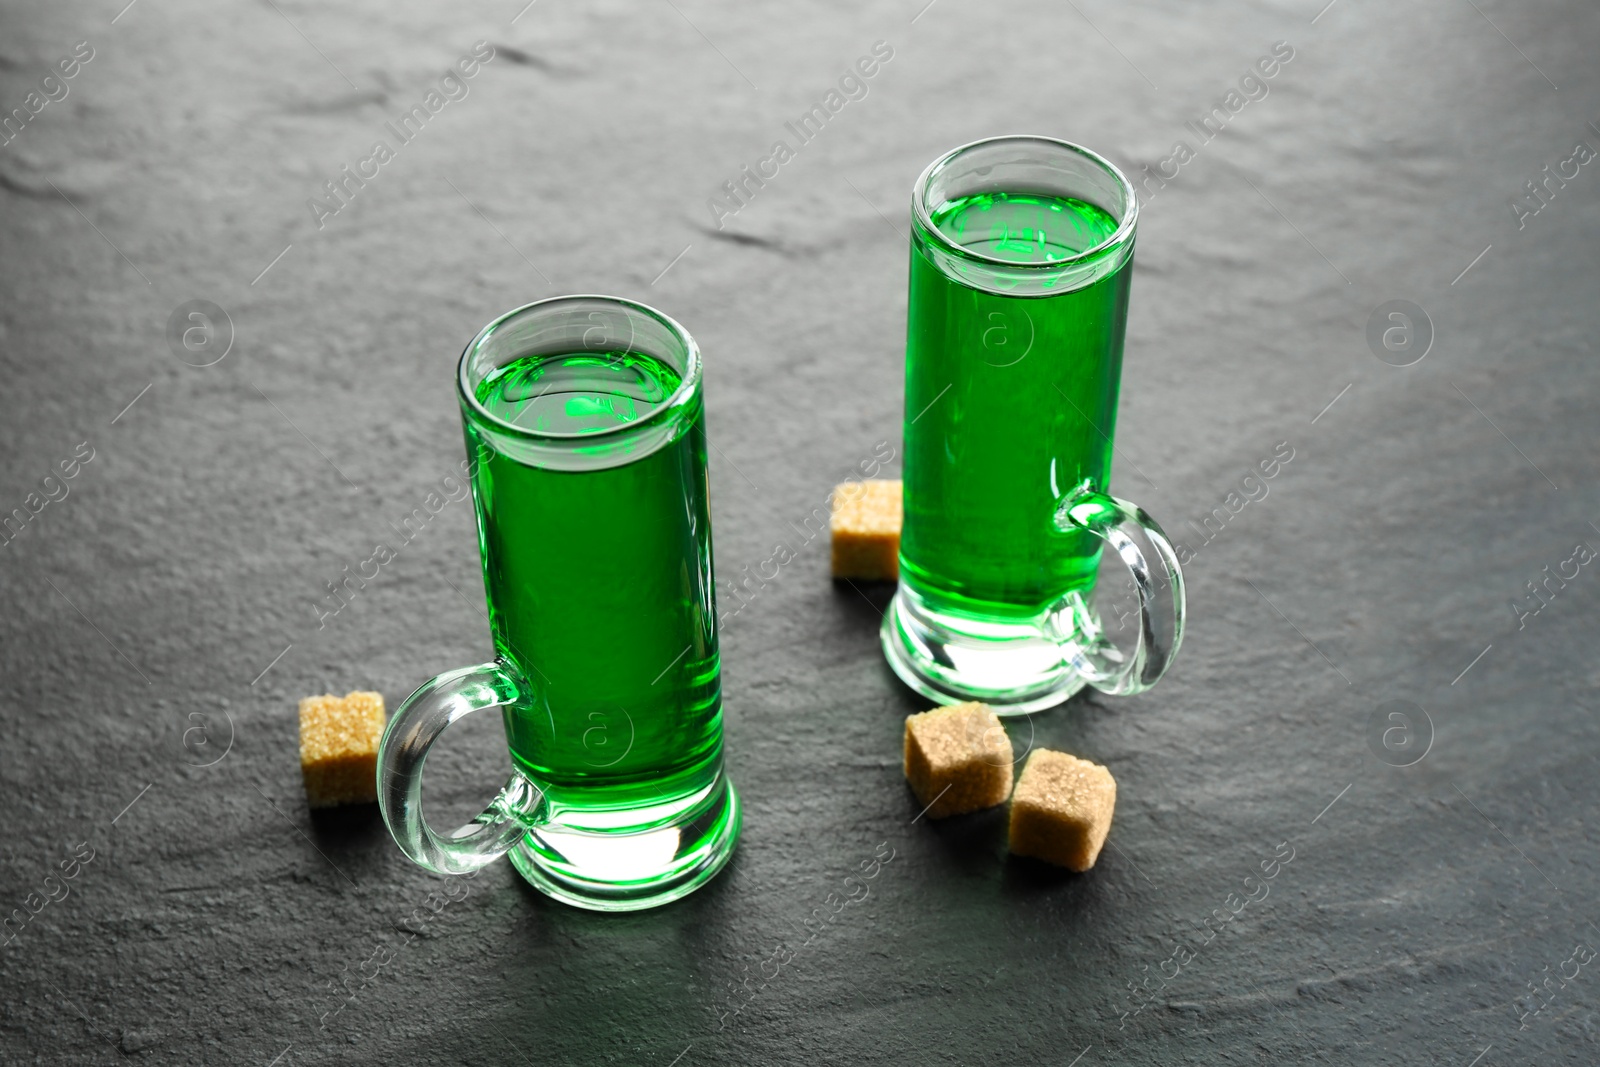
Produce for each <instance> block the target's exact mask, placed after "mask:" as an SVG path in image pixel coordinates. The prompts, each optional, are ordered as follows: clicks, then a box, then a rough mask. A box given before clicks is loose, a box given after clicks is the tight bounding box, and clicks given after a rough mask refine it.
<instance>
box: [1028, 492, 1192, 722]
mask: <svg viewBox="0 0 1600 1067" xmlns="http://www.w3.org/2000/svg"><path fill="white" fill-rule="evenodd" d="M1056 525H1057V526H1058V527H1059V528H1060V529H1062V530H1069V531H1070V530H1086V531H1088V532H1089V533H1092V534H1094V535H1095V536H1096V537H1098V538H1100V539H1101V540H1102V541H1104V542H1105V543H1106V546H1107V547H1108V548H1110V549H1111V551H1113V552H1115V553H1116V555H1117V558H1118V559H1120V560H1122V562H1123V563H1124V564H1125V565H1126V566H1127V568H1128V571H1129V572H1130V573H1131V574H1132V575H1133V584H1134V587H1135V589H1136V590H1137V591H1138V594H1139V642H1138V645H1137V646H1136V647H1135V648H1134V649H1133V651H1132V652H1131V653H1128V652H1124V651H1123V650H1122V649H1120V648H1118V647H1117V646H1116V645H1115V644H1113V643H1112V642H1111V641H1110V640H1108V639H1107V638H1106V637H1105V636H1104V634H1103V633H1102V627H1101V623H1100V620H1099V618H1098V617H1097V616H1096V615H1095V613H1094V611H1093V610H1091V608H1090V607H1089V605H1088V603H1087V602H1086V601H1085V600H1084V598H1083V597H1082V596H1081V595H1080V594H1078V593H1070V594H1068V595H1067V596H1066V597H1065V598H1064V599H1063V600H1062V601H1061V602H1060V603H1059V604H1057V605H1056V608H1055V610H1053V611H1052V612H1051V614H1050V627H1051V629H1052V632H1053V636H1054V637H1055V639H1056V640H1057V641H1058V642H1060V644H1061V651H1062V655H1063V657H1064V658H1065V659H1066V661H1067V663H1068V665H1070V666H1071V667H1072V669H1073V670H1074V671H1076V672H1077V673H1078V674H1079V675H1081V676H1082V677H1083V678H1084V680H1085V681H1087V682H1088V683H1089V684H1090V685H1091V686H1093V687H1094V688H1096V689H1098V690H1100V691H1101V692H1102V693H1111V694H1113V695H1118V696H1123V695H1127V694H1130V693H1142V692H1144V691H1145V690H1146V689H1149V688H1150V687H1151V686H1153V685H1155V684H1156V682H1158V681H1160V680H1161V676H1162V675H1163V674H1165V673H1166V671H1167V668H1168V667H1170V666H1171V665H1172V658H1173V657H1174V656H1176V655H1177V654H1178V645H1179V644H1180V643H1181V642H1182V640H1183V616H1184V597H1183V572H1182V571H1181V570H1179V569H1178V557H1177V554H1176V553H1174V552H1173V550H1172V542H1171V541H1169V540H1168V539H1167V535H1166V534H1165V533H1164V532H1163V531H1162V529H1161V527H1160V526H1159V525H1157V523H1156V521H1155V520H1154V519H1152V518H1151V517H1150V516H1149V515H1147V514H1145V512H1144V509H1143V508H1140V507H1139V506H1137V505H1135V504H1130V503H1128V502H1127V501H1126V500H1119V499H1117V498H1116V497H1114V496H1110V495H1109V494H1106V493H1101V492H1097V491H1095V490H1093V489H1090V488H1088V487H1086V486H1085V487H1080V488H1079V489H1077V490H1076V491H1075V492H1073V493H1071V494H1069V495H1068V496H1067V497H1066V499H1064V500H1063V501H1062V502H1061V506H1060V508H1059V509H1058V510H1057V511H1056Z"/></svg>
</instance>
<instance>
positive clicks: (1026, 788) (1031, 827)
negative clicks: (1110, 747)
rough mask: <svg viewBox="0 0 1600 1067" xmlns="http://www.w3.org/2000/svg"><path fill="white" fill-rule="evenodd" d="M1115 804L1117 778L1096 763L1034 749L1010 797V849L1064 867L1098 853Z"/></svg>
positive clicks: (1085, 862) (1084, 866)
mask: <svg viewBox="0 0 1600 1067" xmlns="http://www.w3.org/2000/svg"><path fill="white" fill-rule="evenodd" d="M1116 806H1117V781H1116V779H1115V778H1112V777H1111V772H1110V771H1108V770H1106V769H1105V768H1104V767H1102V766H1100V764H1098V763H1091V762H1090V761H1088V760H1086V759H1079V758H1078V757H1076V756H1069V755H1068V754H1067V753H1065V752H1052V751H1050V750H1049V749H1047V748H1040V749H1035V750H1034V751H1033V753H1032V754H1031V755H1029V756H1028V762H1027V763H1025V764H1023V766H1022V775H1021V777H1019V778H1018V779H1017V791H1016V793H1014V794H1013V795H1012V797H1011V851H1012V852H1014V853H1015V854H1016V855H1018V856H1034V857H1036V858H1038V859H1042V860H1044V861H1046V862H1047V863H1054V864H1056V865H1057V866H1059V867H1065V868H1066V869H1067V870H1069V871H1087V870H1088V869H1089V868H1090V867H1093V866H1094V861H1095V860H1096V859H1098V858H1099V856H1100V848H1101V846H1102V845H1104V844H1105V843H1106V834H1107V833H1109V832H1110V830H1111V813H1112V811H1114V810H1115V809H1116Z"/></svg>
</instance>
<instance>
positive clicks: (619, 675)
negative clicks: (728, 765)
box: [466, 352, 722, 810]
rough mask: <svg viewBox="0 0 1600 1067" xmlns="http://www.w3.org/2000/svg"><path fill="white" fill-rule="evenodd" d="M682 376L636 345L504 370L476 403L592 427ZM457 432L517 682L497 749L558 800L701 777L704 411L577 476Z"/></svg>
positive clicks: (675, 785)
mask: <svg viewBox="0 0 1600 1067" xmlns="http://www.w3.org/2000/svg"><path fill="white" fill-rule="evenodd" d="M680 382H681V379H680V378H679V376H678V374H677V373H676V372H675V371H674V370H673V369H672V368H671V367H669V366H667V365H666V364H665V363H663V362H661V361H659V360H657V359H654V358H652V357H650V356H646V355H642V354H639V353H634V352H598V353H597V352H584V353H572V354H562V355H544V356H537V357H523V358H521V359H518V360H516V361H514V362H512V363H509V364H507V365H506V366H504V367H501V368H500V369H499V370H497V371H496V372H495V373H494V374H493V375H492V376H490V377H489V378H487V379H486V380H484V381H483V382H482V383H481V384H480V385H479V387H478V389H477V399H478V401H479V403H480V404H482V405H483V407H484V408H485V409H486V410H488V411H489V412H491V413H493V414H494V415H495V416H497V417H498V418H500V419H502V420H504V421H507V422H511V423H513V424H515V425H517V426H521V427H526V428H529V429H537V430H539V431H541V432H543V433H567V434H574V435H579V436H581V435H586V434H596V435H599V434H601V433H602V431H605V430H609V429H614V428H617V427H620V426H626V425H628V424H629V423H633V422H636V421H637V420H639V419H642V418H645V417H647V416H648V415H649V414H650V413H651V412H653V411H655V410H656V409H657V408H658V407H660V406H661V405H662V404H664V403H666V402H667V401H668V400H669V399H670V398H671V397H672V394H673V392H674V391H675V390H676V389H677V388H678V386H679V384H680ZM466 425H467V431H466V432H467V447H468V451H469V454H472V455H477V456H480V457H482V458H481V460H480V463H479V465H478V468H477V472H476V475H475V477H474V482H473V489H474V495H475V497H476V500H477V507H478V529H479V537H480V539H481V541H482V548H483V557H484V560H485V564H484V584H485V586H486V589H487V592H488V603H489V621H490V627H491V629H492V631H493V634H494V640H495V646H496V650H497V651H498V653H499V655H500V656H501V657H502V658H503V659H505V660H507V661H509V662H511V663H512V664H514V665H515V666H516V667H517V668H518V670H519V672H520V674H521V675H522V677H523V678H524V679H525V680H526V683H527V684H526V690H525V693H524V699H523V700H522V701H521V702H519V703H518V704H517V705H515V706H512V707H508V708H507V709H506V711H505V723H506V735H507V739H508V741H509V743H510V748H511V755H512V758H513V759H514V760H515V761H516V763H517V765H518V766H519V768H520V769H521V770H522V771H523V772H524V773H525V774H527V775H528V776H529V777H531V778H532V779H533V780H534V781H535V782H536V783H538V784H539V785H540V786H541V788H543V789H544V790H545V792H546V797H547V799H548V800H549V801H550V802H551V803H552V804H554V805H556V806H557V807H558V808H559V807H567V808H582V809H586V810H595V809H604V808H628V807H637V806H639V805H642V804H649V803H656V802H661V803H666V802H669V801H671V800H673V799H675V798H677V797H681V796H685V795H688V794H689V793H692V792H694V791H696V790H698V789H702V788H704V787H706V786H707V785H709V784H710V783H711V782H712V781H713V780H714V779H715V777H716V774H717V771H718V769H719V767H720V765H721V754H722V702H721V678H720V664H719V659H718V653H717V639H716V631H715V626H714V620H715V619H716V608H715V603H714V600H713V595H714V594H713V590H712V572H711V525H710V518H709V515H708V513H707V497H706V452H705V427H704V420H703V409H702V408H700V407H699V406H698V404H697V406H696V407H695V409H694V410H693V411H692V412H685V413H683V422H682V426H681V429H680V432H678V433H677V434H676V435H675V436H673V437H672V438H671V439H670V440H669V441H667V442H666V443H665V444H662V445H661V446H660V447H658V448H656V449H655V450H654V451H652V452H650V453H648V454H647V455H643V456H640V457H638V458H635V459H633V460H632V461H631V462H627V463H624V464H622V465H620V466H613V467H609V468H605V469H601V470H591V471H582V472H577V471H562V470H551V469H547V468H543V467H537V466H532V465H529V464H527V463H523V462H518V461H517V460H516V459H513V458H512V457H510V456H508V455H505V454H503V453H500V452H496V451H494V450H493V449H492V448H490V447H489V443H488V442H487V441H486V440H485V439H484V438H483V435H482V434H481V433H480V432H479V431H478V429H477V427H476V426H475V424H474V421H473V419H471V418H469V419H468V420H467V424H466ZM603 444H604V439H603V438H602V437H598V436H597V437H596V446H597V447H600V446H603Z"/></svg>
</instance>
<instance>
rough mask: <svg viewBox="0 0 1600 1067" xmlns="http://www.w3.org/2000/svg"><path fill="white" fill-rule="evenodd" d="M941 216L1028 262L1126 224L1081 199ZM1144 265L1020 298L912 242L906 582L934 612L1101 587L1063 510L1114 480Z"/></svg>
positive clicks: (1019, 606)
mask: <svg viewBox="0 0 1600 1067" xmlns="http://www.w3.org/2000/svg"><path fill="white" fill-rule="evenodd" d="M931 221H932V222H933V225H934V226H935V227H937V229H938V231H939V232H940V233H941V234H943V235H944V236H945V238H946V239H948V240H949V241H951V242H953V243H955V244H956V245H959V246H960V247H962V248H964V249H968V250H970V251H973V252H978V253H982V254H986V255H988V256H991V257H994V258H998V259H1003V260H1006V261H1009V262H1016V263H1040V264H1047V263H1051V262H1057V261H1060V260H1063V259H1066V258H1068V257H1070V256H1074V255H1077V254H1079V253H1081V252H1084V251H1086V250H1088V249H1090V248H1093V247H1095V246H1096V245H1099V244H1101V243H1102V242H1104V241H1105V240H1106V239H1107V238H1108V237H1110V236H1111V235H1112V234H1113V233H1115V232H1116V229H1117V220H1116V219H1115V218H1113V217H1112V216H1111V215H1110V214H1109V213H1108V212H1106V211H1105V210H1104V209H1102V208H1100V207H1098V206H1096V205H1094V204H1090V203H1086V202H1084V201H1082V200H1077V199H1071V198H1066V197H1053V196H1044V195H1032V194H1017V193H1005V192H996V193H980V194H977V195H974V196H966V197H961V198H958V199H956V200H952V201H950V202H949V203H947V204H942V205H940V206H939V207H938V208H937V209H935V210H933V211H932V212H931ZM919 236H920V235H919ZM918 244H919V245H921V242H920V241H919V242H918ZM1131 268H1132V259H1131V257H1130V258H1129V259H1128V260H1127V261H1126V262H1124V264H1123V265H1122V266H1121V267H1119V268H1118V269H1116V270H1114V271H1112V272H1111V273H1109V274H1107V275H1106V276H1104V277H1102V278H1100V279H1098V280H1096V281H1094V282H1092V283H1090V284H1088V285H1085V286H1083V287H1082V288H1076V289H1075V288H1072V287H1071V285H1070V281H1061V282H1059V283H1058V284H1054V285H1052V284H1050V281H1049V280H1048V279H1047V280H1046V281H1045V282H1044V284H1043V288H1042V291H1040V292H1038V293H1036V294H1029V295H1012V294H1008V293H996V292H987V291H984V290H982V289H978V288H974V287H972V286H970V285H967V284H963V283H962V282H961V281H957V280H955V279H953V278H951V277H949V276H948V275H947V274H946V273H945V272H944V270H942V269H941V268H940V266H939V265H938V264H937V263H936V262H934V260H933V259H931V258H930V254H929V252H928V251H927V250H926V249H925V248H924V247H917V248H914V249H913V251H912V255H911V297H910V318H909V322H910V328H909V330H908V332H907V335H906V411H907V418H908V419H909V418H912V417H916V418H917V421H916V423H915V424H914V425H912V426H911V427H910V428H909V430H908V432H907V434H906V455H905V473H904V478H905V532H904V535H903V537H902V540H901V557H900V558H901V579H902V581H905V582H907V583H909V584H910V585H911V586H913V587H914V588H915V590H916V592H917V594H918V595H919V596H920V597H921V598H922V599H923V601H924V603H926V604H927V605H928V606H929V607H930V608H932V609H933V610H935V611H940V612H957V613H963V614H969V615H973V616H978V617H992V618H994V619H997V620H1010V621H1015V620H1019V619H1032V618H1034V617H1036V616H1038V615H1039V614H1040V613H1042V612H1044V611H1045V610H1046V609H1048V608H1049V607H1050V606H1051V605H1052V604H1054V603H1055V602H1057V601H1058V600H1060V599H1061V597H1063V596H1064V595H1065V594H1067V593H1068V592H1070V591H1073V590H1082V591H1087V590H1088V589H1089V587H1091V586H1092V585H1093V584H1094V580H1095V575H1096V570H1097V566H1098V562H1099V558H1100V540H1099V538H1097V537H1095V536H1094V535H1093V534H1090V533H1087V532H1084V531H1081V530H1072V531H1063V530H1061V529H1060V528H1059V527H1058V526H1057V525H1056V523H1055V522H1054V521H1053V515H1054V510H1055V506H1056V502H1057V501H1059V500H1060V499H1061V497H1062V494H1063V493H1064V492H1066V491H1067V490H1069V489H1071V488H1072V487H1073V486H1077V485H1080V484H1083V483H1084V482H1089V483H1092V484H1094V485H1096V486H1100V487H1102V488H1104V487H1106V486H1108V485H1109V483H1110V478H1111V446H1110V439H1111V434H1112V431H1113V427H1114V426H1115V424H1116V416H1117V388H1118V382H1119V379H1120V374H1121V368H1122V335H1123V326H1124V324H1125V323H1126V321H1127V306H1128V279H1129V275H1130V273H1131ZM941 394H942V395H941ZM919 413H921V414H920V415H919Z"/></svg>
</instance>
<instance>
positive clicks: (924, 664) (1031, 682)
mask: <svg viewBox="0 0 1600 1067" xmlns="http://www.w3.org/2000/svg"><path fill="white" fill-rule="evenodd" d="M880 636H881V638H882V641H883V654H884V656H885V658H887V659H888V661H889V666H890V667H891V668H893V669H894V672H895V674H897V675H899V676H900V680H901V681H903V682H905V683H906V685H908V686H910V687H911V688H912V689H914V690H916V691H917V692H918V693H921V694H922V695H923V696H925V697H928V698H929V699H930V700H935V701H938V702H939V703H940V704H955V703H960V702H962V701H967V700H981V701H983V702H984V703H985V704H988V705H989V706H990V707H991V708H993V709H994V711H995V714H997V715H1020V714H1023V713H1026V712H1030V711H1042V710H1043V709H1045V708H1053V707H1055V706H1056V705H1057V704H1060V703H1061V702H1062V701H1064V700H1066V699H1067V698H1068V697H1070V696H1071V695H1072V694H1074V693H1076V692H1077V691H1078V690H1080V689H1082V688H1083V686H1084V680H1083V678H1082V677H1081V676H1079V675H1078V674H1077V673H1076V672H1074V671H1073V670H1072V669H1071V668H1070V667H1069V666H1068V665H1067V663H1066V661H1065V659H1064V658H1063V656H1062V649H1061V646H1060V645H1059V644H1058V643H1057V642H1056V641H1054V640H1052V639H1051V638H1050V637H1048V636H1047V635H1046V634H1045V632H1044V631H1043V630H1042V629H1041V628H1040V627H1039V626H1038V625H1036V624H1035V623H1033V622H1031V621H1026V620H1024V621H1014V622H1008V621H993V620H983V619H974V618H970V617H966V616H956V615H951V614H947V613H941V612H936V611H934V610H933V609H931V608H930V607H928V605H927V604H926V603H925V602H924V601H923V600H921V598H919V597H918V596H917V595H916V594H915V593H914V592H913V591H912V590H911V589H910V588H909V587H908V586H907V585H906V584H905V583H904V582H902V583H901V585H900V588H899V590H898V591H897V592H896V593H895V595H894V601H893V603H891V604H890V605H889V610H888V612H887V613H886V614H885V615H884V617H883V629H882V631H881V632H880Z"/></svg>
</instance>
